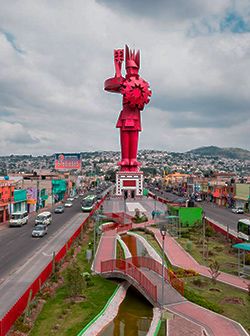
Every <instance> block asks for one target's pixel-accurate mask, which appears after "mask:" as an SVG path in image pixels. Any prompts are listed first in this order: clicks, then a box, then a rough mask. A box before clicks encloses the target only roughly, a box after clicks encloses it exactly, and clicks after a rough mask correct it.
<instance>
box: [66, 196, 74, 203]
mask: <svg viewBox="0 0 250 336" xmlns="http://www.w3.org/2000/svg"><path fill="white" fill-rule="evenodd" d="M73 201H74V197H68V198H67V199H66V202H73Z"/></svg>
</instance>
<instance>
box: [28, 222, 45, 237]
mask: <svg viewBox="0 0 250 336" xmlns="http://www.w3.org/2000/svg"><path fill="white" fill-rule="evenodd" d="M47 233H48V228H47V225H41V224H40V225H36V226H35V227H34V229H33V231H32V237H43V236H45V235H46V234H47Z"/></svg>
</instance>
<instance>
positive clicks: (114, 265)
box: [101, 259, 157, 302]
mask: <svg viewBox="0 0 250 336" xmlns="http://www.w3.org/2000/svg"><path fill="white" fill-rule="evenodd" d="M114 271H120V272H122V273H124V274H126V275H129V276H130V277H131V278H132V279H134V280H135V281H136V282H137V283H138V284H139V285H140V286H141V287H142V288H143V290H144V291H145V292H146V294H147V295H149V296H150V297H151V298H152V299H153V301H154V302H157V286H156V285H154V284H153V283H152V282H151V281H150V280H149V279H148V278H147V277H146V276H145V275H144V274H143V273H142V272H141V270H140V269H139V268H137V267H136V266H135V265H133V264H132V263H130V262H128V261H126V260H123V259H111V260H106V261H102V262H101V273H106V272H114Z"/></svg>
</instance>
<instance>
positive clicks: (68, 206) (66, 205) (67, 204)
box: [64, 201, 73, 208]
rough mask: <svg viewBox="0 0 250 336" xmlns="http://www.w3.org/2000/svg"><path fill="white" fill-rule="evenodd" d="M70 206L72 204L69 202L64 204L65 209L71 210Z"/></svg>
mask: <svg viewBox="0 0 250 336" xmlns="http://www.w3.org/2000/svg"><path fill="white" fill-rule="evenodd" d="M72 205H73V203H72V202H70V201H66V202H65V204H64V206H65V208H71V207H72Z"/></svg>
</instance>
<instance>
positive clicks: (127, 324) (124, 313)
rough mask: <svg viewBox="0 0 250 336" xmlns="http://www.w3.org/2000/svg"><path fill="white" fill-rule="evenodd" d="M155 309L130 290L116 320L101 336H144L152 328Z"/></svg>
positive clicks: (138, 294)
mask: <svg viewBox="0 0 250 336" xmlns="http://www.w3.org/2000/svg"><path fill="white" fill-rule="evenodd" d="M152 318H153V307H152V306H151V304H150V303H149V302H148V301H147V300H146V299H145V298H144V297H143V296H142V295H141V294H140V293H138V292H137V291H136V290H135V289H133V288H131V287H130V288H129V290H128V292H127V295H126V298H125V299H124V301H123V302H122V304H121V305H120V308H119V312H118V314H117V316H116V318H115V319H114V320H113V321H112V322H111V323H110V324H109V325H108V326H107V327H106V328H105V329H104V330H103V331H102V332H101V333H100V334H99V336H144V335H147V332H148V330H149V328H150V324H151V321H152Z"/></svg>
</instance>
